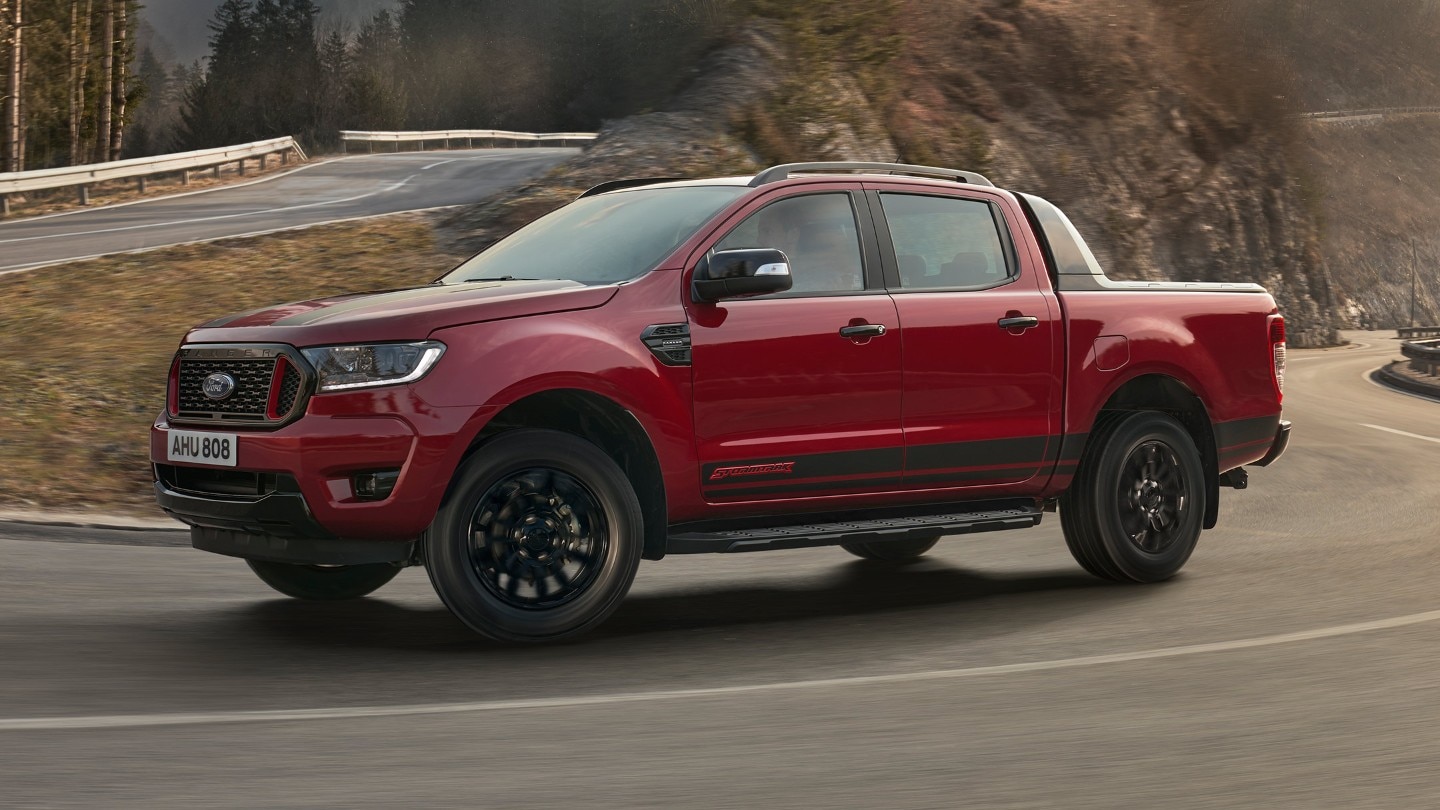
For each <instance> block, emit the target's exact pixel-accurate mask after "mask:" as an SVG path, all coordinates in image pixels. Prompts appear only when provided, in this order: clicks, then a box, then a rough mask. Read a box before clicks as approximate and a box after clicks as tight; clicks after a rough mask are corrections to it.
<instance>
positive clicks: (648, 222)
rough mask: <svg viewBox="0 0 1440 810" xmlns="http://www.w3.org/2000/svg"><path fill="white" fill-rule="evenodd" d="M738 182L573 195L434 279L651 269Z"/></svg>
mask: <svg viewBox="0 0 1440 810" xmlns="http://www.w3.org/2000/svg"><path fill="white" fill-rule="evenodd" d="M747 190H748V189H746V188H745V187H744V186H685V187H679V188H652V189H635V190H633V191H621V192H613V193H610V194H602V195H599V196H596V197H586V198H584V199H581V200H577V201H575V202H573V203H571V204H569V205H567V206H565V207H564V208H561V209H559V210H557V211H554V212H552V213H550V214H548V215H546V216H544V217H541V218H540V219H537V220H535V221H534V222H532V223H530V224H529V225H526V226H525V227H523V228H521V229H520V230H518V231H516V232H515V233H513V234H511V235H510V236H507V237H506V238H504V239H502V240H500V241H499V242H496V243H495V244H493V245H491V246H490V247H489V248H488V249H486V250H485V251H484V252H482V253H480V254H479V255H477V256H475V257H473V258H471V259H470V260H469V261H466V262H465V263H464V264H462V265H460V266H459V267H457V268H455V269H454V270H452V271H450V272H449V273H447V274H446V275H445V277H444V278H442V279H440V282H441V283H442V284H463V283H465V282H467V281H477V280H482V279H512V278H514V279H565V280H568V281H578V282H580V283H581V284H613V283H615V282H617V281H625V280H626V279H631V278H634V277H636V276H638V275H640V274H642V273H644V272H646V271H648V270H651V269H653V268H654V267H655V265H656V264H657V263H659V261H660V260H661V259H663V258H665V257H666V256H667V255H669V254H670V252H671V251H673V250H675V248H677V247H679V246H680V243H681V242H684V241H685V239H687V238H688V237H689V236H690V235H691V234H693V233H694V232H695V230H696V229H697V228H699V227H700V226H701V225H703V224H704V223H705V222H706V221H707V220H708V219H710V218H711V217H712V216H714V215H715V214H716V212H718V211H719V210H720V209H721V208H723V207H725V205H726V204H728V203H730V202H731V201H733V200H735V199H736V198H737V197H739V196H741V195H742V194H744V193H745V192H746V191H747Z"/></svg>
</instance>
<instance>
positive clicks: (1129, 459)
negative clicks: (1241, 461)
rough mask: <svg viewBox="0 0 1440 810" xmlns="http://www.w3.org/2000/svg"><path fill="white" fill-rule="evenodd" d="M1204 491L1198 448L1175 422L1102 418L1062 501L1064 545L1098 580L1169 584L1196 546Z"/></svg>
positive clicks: (1152, 417)
mask: <svg viewBox="0 0 1440 810" xmlns="http://www.w3.org/2000/svg"><path fill="white" fill-rule="evenodd" d="M1205 492H1206V490H1205V469H1204V467H1203V466H1202V464H1201V460H1200V451H1199V450H1198V449H1197V447H1196V446H1195V440H1194V439H1193V438H1192V437H1191V436H1190V433H1189V432H1188V431H1186V429H1185V427H1184V426H1183V425H1181V424H1180V423H1179V422H1178V421H1176V419H1175V418H1174V417H1172V416H1169V415H1168V414H1163V413H1158V412H1155V411H1137V412H1111V413H1103V414H1101V416H1100V418H1099V419H1098V420H1096V424H1095V428H1094V430H1092V431H1091V433H1090V438H1089V441H1088V442H1087V444H1086V448H1085V453H1084V455H1083V456H1082V458H1081V459H1080V466H1079V468H1078V469H1077V470H1076V473H1075V478H1074V480H1073V481H1071V484H1070V488H1069V489H1068V490H1066V492H1065V494H1064V495H1063V496H1061V498H1060V525H1061V528H1062V529H1063V530H1064V533H1065V543H1066V545H1067V546H1069V548H1070V553H1071V555H1072V556H1074V558H1075V560H1076V562H1079V563H1080V565H1081V566H1082V567H1084V568H1085V570H1086V571H1089V572H1090V573H1092V574H1094V575H1095V576H1098V577H1103V578H1105V579H1112V580H1116V581H1118V582H1159V581H1161V580H1165V579H1169V578H1170V577H1172V576H1174V575H1175V574H1176V573H1177V572H1179V570H1180V569H1181V568H1182V567H1183V566H1184V565H1185V562H1186V561H1187V560H1189V559H1190V555H1191V553H1192V552H1194V550H1195V545H1196V543H1198V542H1199V539H1200V531H1201V528H1202V525H1203V523H1204V516H1205Z"/></svg>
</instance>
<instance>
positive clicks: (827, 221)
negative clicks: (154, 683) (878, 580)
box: [689, 184, 904, 502]
mask: <svg viewBox="0 0 1440 810" xmlns="http://www.w3.org/2000/svg"><path fill="white" fill-rule="evenodd" d="M840 188H841V189H843V190H836V189H837V186H836V185H834V184H830V185H828V186H826V189H827V190H826V191H824V192H822V193H800V194H797V193H795V192H794V190H793V189H790V190H788V191H790V193H789V194H788V195H786V196H783V197H778V198H776V197H771V198H768V199H762V200H761V201H759V202H757V203H756V205H755V206H753V207H751V208H750V209H748V210H746V211H745V212H742V213H741V214H739V215H737V218H736V219H737V224H735V226H734V227H733V228H732V229H730V230H729V231H728V232H727V233H726V235H725V236H723V237H722V238H721V239H720V240H719V241H718V242H717V243H716V244H715V245H714V247H713V248H712V249H714V250H727V249H732V248H746V247H763V248H777V249H779V250H781V251H783V252H784V253H785V254H786V256H787V258H788V259H789V261H790V268H791V274H792V278H793V282H794V285H793V288H792V289H791V290H790V291H789V292H787V293H781V294H778V295H771V296H765V297H761V298H751V299H738V300H729V301H722V302H719V303H717V304H690V305H689V306H690V310H691V311H690V318H691V321H690V329H691V345H692V363H693V375H694V377H693V379H694V385H695V387H694V409H695V435H696V443H697V450H698V453H699V458H700V462H701V469H700V477H701V490H702V492H703V493H704V496H705V498H706V500H708V501H711V502H738V501H769V500H774V499H782V498H809V497H823V496H830V495H844V494H846V493H854V492H861V491H874V490H877V489H880V490H883V489H895V488H898V486H899V484H900V480H901V475H902V465H903V456H904V450H903V438H902V433H901V428H900V385H901V368H900V366H901V355H900V331H899V320H898V318H897V316H896V311H895V304H894V302H893V301H892V300H891V298H890V296H889V295H888V294H887V292H886V290H885V289H884V282H883V280H882V278H881V275H880V272H879V267H878V264H879V262H878V250H877V248H876V245H875V242H874V236H873V230H871V226H870V224H869V215H868V209H867V208H866V201H865V199H864V197H863V196H861V195H860V194H859V193H856V192H857V190H858V188H859V187H858V186H857V185H851V184H847V185H846V186H843V187H840ZM842 331H843V334H842Z"/></svg>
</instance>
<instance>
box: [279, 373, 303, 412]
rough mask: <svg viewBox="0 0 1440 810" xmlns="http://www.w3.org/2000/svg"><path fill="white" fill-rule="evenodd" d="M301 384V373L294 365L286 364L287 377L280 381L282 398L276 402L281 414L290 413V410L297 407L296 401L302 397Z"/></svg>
mask: <svg viewBox="0 0 1440 810" xmlns="http://www.w3.org/2000/svg"><path fill="white" fill-rule="evenodd" d="M300 382H301V379H300V371H299V370H298V369H296V368H295V365H294V364H293V363H286V364H285V376H284V377H283V378H281V380H280V398H279V399H277V400H276V402H277V403H278V405H277V407H278V408H279V411H278V412H279V413H281V414H287V413H290V409H291V408H293V407H295V400H296V399H297V398H299V396H300Z"/></svg>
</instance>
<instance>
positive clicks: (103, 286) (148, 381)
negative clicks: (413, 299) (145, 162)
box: [0, 214, 458, 512]
mask: <svg viewBox="0 0 1440 810" xmlns="http://www.w3.org/2000/svg"><path fill="white" fill-rule="evenodd" d="M457 258H458V257H456V256H454V255H448V254H445V253H443V252H441V251H439V250H438V249H437V248H436V247H435V240H434V237H433V231H432V228H431V225H430V219H429V218H428V217H425V216H423V215H413V214H412V215H401V216H397V217H387V218H384V219H377V220H367V221H363V222H355V223H344V224H338V225H329V226H321V227H315V228H310V229H307V230H303V231H292V232H288V233H279V234H271V235H268V236H259V237H251V238H246V239H231V240H225V241H221V242H214V243H209V244H204V245H186V246H181V247H175V248H167V249H163V250H157V251H152V252H149V253H141V254H134V255H129V256H115V257H110V258H105V259H97V260H93V261H87V262H81V263H76V264H71V265H63V266H58V267H52V268H45V269H41V270H36V271H31V272H27V273H20V274H14V275H9V276H4V277H0V302H3V304H0V403H3V409H0V419H3V425H4V427H3V429H0V504H5V505H9V506H26V505H29V506H41V507H47V508H58V507H64V508H77V507H78V508H84V507H90V508H97V509H109V510H124V511H141V512H144V511H149V510H152V509H153V508H154V507H153V506H152V505H151V501H150V498H151V493H150V472H149V467H148V464H147V460H146V453H147V450H148V440H147V438H146V435H147V430H148V427H149V425H150V422H151V420H152V419H153V417H154V415H155V414H156V412H158V410H159V408H160V407H161V404H162V402H163V399H164V388H165V375H166V372H167V370H168V368H169V363H170V358H171V355H172V354H173V353H174V351H175V347H176V346H177V345H178V343H179V341H180V339H181V338H182V337H183V336H184V334H185V332H186V330H187V329H189V328H190V327H191V326H193V325H194V324H196V323H198V322H202V321H204V320H209V319H211V318H214V317H217V316H219V315H223V314H225V313H227V312H235V311H243V310H246V309H254V308H256V307H259V306H264V305H266V304H270V303H275V302H279V301H286V300H303V299H306V298H312V297H316V296H321V295H327V294H334V293H339V292H347V291H354V290H357V289H383V288H388V287H401V286H407V285H411V284H416V283H425V282H427V281H429V280H431V279H432V278H434V277H435V276H437V275H439V274H440V273H441V272H443V271H444V270H445V269H446V268H447V267H448V266H449V265H450V264H452V263H453V262H454V261H455V260H456V259H457Z"/></svg>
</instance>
